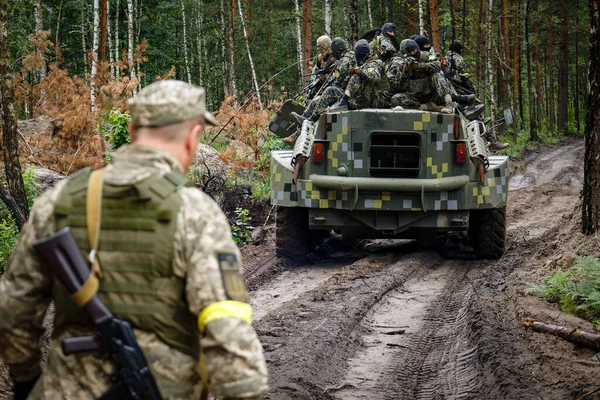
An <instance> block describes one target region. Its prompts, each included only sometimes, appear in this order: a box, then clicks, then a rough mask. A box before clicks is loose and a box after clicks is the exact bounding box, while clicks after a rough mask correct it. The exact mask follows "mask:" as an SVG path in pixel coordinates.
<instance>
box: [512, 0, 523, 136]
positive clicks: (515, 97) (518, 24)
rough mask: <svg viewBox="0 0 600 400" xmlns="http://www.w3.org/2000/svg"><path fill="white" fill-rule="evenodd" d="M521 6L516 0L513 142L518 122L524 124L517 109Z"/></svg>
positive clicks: (514, 20)
mask: <svg viewBox="0 0 600 400" xmlns="http://www.w3.org/2000/svg"><path fill="white" fill-rule="evenodd" d="M520 7H521V6H520V4H519V0H516V4H515V7H514V9H515V12H514V18H513V88H512V89H513V93H512V94H513V104H514V105H515V110H514V112H515V127H514V130H513V140H514V141H515V143H516V141H517V134H516V132H517V130H516V125H517V124H516V121H517V120H518V119H519V118H520V120H521V123H522V118H523V117H522V114H518V113H517V108H519V109H520V108H521V107H520V103H521V98H520V97H518V96H517V93H518V87H519V82H520V81H521V65H520V64H521V61H520V60H521V54H520V52H519V51H518V49H519V41H520V40H521V35H520V34H519V32H520V28H519V27H520V22H519V11H520Z"/></svg>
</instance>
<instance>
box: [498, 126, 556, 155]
mask: <svg viewBox="0 0 600 400" xmlns="http://www.w3.org/2000/svg"><path fill="white" fill-rule="evenodd" d="M538 136H539V137H540V141H539V142H532V141H531V140H529V130H525V129H523V130H519V131H518V132H517V142H516V143H515V142H514V141H513V140H512V136H510V135H509V134H506V135H500V138H499V140H500V141H501V142H504V141H507V142H509V143H510V146H509V147H508V148H506V150H502V151H499V152H498V154H505V155H507V156H510V157H511V158H521V156H522V155H523V152H524V151H525V150H533V149H537V148H539V147H540V146H550V145H553V144H557V143H560V142H563V141H565V140H566V139H567V137H566V136H564V135H562V134H560V133H558V132H550V133H548V132H546V131H545V130H544V131H542V132H538Z"/></svg>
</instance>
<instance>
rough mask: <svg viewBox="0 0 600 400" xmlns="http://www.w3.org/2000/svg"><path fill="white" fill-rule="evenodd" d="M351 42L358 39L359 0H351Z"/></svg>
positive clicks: (353, 42)
mask: <svg viewBox="0 0 600 400" xmlns="http://www.w3.org/2000/svg"><path fill="white" fill-rule="evenodd" d="M348 15H349V18H350V44H351V45H352V46H354V44H355V43H356V42H357V41H358V0H350V13H349V14H348Z"/></svg>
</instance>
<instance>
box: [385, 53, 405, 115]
mask: <svg viewBox="0 0 600 400" xmlns="http://www.w3.org/2000/svg"><path fill="white" fill-rule="evenodd" d="M405 61H406V57H405V56H403V55H401V54H400V53H398V55H396V56H395V57H393V58H392V60H391V61H390V63H389V64H388V65H387V66H386V71H385V74H386V76H387V78H388V81H389V83H390V89H389V90H381V91H380V92H379V107H380V108H389V107H390V106H391V104H392V96H393V95H394V94H396V93H399V92H400V91H401V90H402V86H401V80H402V73H403V72H402V70H403V68H404V62H405Z"/></svg>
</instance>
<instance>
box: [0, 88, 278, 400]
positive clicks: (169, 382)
mask: <svg viewBox="0 0 600 400" xmlns="http://www.w3.org/2000/svg"><path fill="white" fill-rule="evenodd" d="M129 106H130V111H131V116H132V124H131V126H130V136H131V139H132V144H131V145H126V146H123V147H122V148H120V149H119V150H117V151H115V152H114V153H113V159H112V162H111V163H110V164H109V165H108V166H107V167H106V168H104V169H101V170H96V171H94V172H92V171H91V170H90V169H84V170H82V171H79V172H78V173H77V174H75V175H73V176H72V177H71V178H70V179H68V180H66V181H63V182H61V183H59V184H58V185H57V186H56V187H54V188H53V189H51V190H49V191H48V192H46V193H44V194H43V195H42V196H40V198H39V199H38V200H37V201H36V203H35V205H34V207H33V209H32V211H31V216H30V219H29V221H28V223H27V224H26V225H25V226H24V228H23V230H22V231H21V236H20V238H19V241H18V243H17V247H16V249H15V251H14V253H13V255H12V258H11V261H10V264H9V266H8V268H7V272H6V274H5V275H4V276H3V277H2V279H0V358H1V359H2V360H3V361H4V362H5V363H6V365H7V366H8V367H9V369H10V374H11V377H12V378H13V380H14V382H15V394H16V398H17V399H21V398H25V397H26V396H27V393H28V391H29V390H30V389H31V388H32V387H33V390H32V391H31V394H30V396H29V399H95V398H100V397H102V396H103V395H104V394H105V393H106V392H107V390H108V389H109V388H110V386H111V381H110V379H109V375H110V373H111V372H112V371H113V370H114V365H113V364H112V362H111V361H109V360H106V359H99V358H96V357H95V356H93V355H90V354H85V355H81V354H79V355H69V356H65V355H64V354H63V352H62V350H61V348H60V341H61V340H62V339H64V338H68V337H73V336H85V335H93V334H94V327H93V326H92V325H91V323H90V321H89V318H88V316H87V315H86V314H85V313H84V312H83V311H82V310H80V309H78V308H77V306H76V305H75V303H74V302H73V300H72V299H71V298H70V297H69V296H68V294H67V292H66V289H65V287H64V286H62V284H60V283H59V282H58V280H57V279H55V278H54V277H53V276H52V275H51V273H50V271H49V269H48V268H47V266H46V265H44V264H43V263H42V262H41V261H40V259H39V257H38V256H37V255H36V254H35V252H34V250H33V244H34V243H35V242H36V241H38V240H39V239H42V238H45V237H48V236H50V235H52V234H53V233H55V232H56V231H58V230H60V229H61V228H63V227H65V226H67V225H69V226H70V227H71V230H72V231H73V234H74V236H75V238H76V240H77V243H78V245H79V247H80V248H81V250H82V251H83V252H84V254H86V255H87V254H91V253H90V252H91V250H97V251H94V254H97V257H94V256H93V255H92V254H91V255H92V256H91V257H90V258H92V259H95V260H96V261H99V262H93V263H92V264H93V270H94V271H95V273H96V275H97V276H98V277H99V280H100V287H99V291H98V295H99V296H100V298H101V299H102V300H103V302H104V303H105V304H106V305H107V306H108V308H109V309H110V310H111V311H112V312H113V313H115V314H117V315H119V316H120V317H122V318H123V319H126V320H128V321H129V322H131V323H132V325H133V326H134V328H136V329H135V330H134V332H135V337H136V338H137V342H138V343H139V346H140V348H141V349H142V351H143V353H144V355H145V358H146V360H147V361H148V365H149V366H150V370H151V372H152V374H153V376H154V379H155V380H156V383H157V386H158V388H159V390H160V393H161V395H162V397H163V398H165V399H197V398H199V397H200V393H201V392H202V393H203V395H205V394H206V389H207V387H208V384H209V383H210V385H211V388H212V391H213V393H214V394H215V396H216V398H218V399H242V398H243V399H258V398H259V397H260V395H261V394H263V393H264V392H265V391H266V390H267V371H266V367H265V362H264V358H263V353H262V347H261V344H260V342H259V340H258V337H257V335H256V332H255V331H254V329H253V328H252V326H251V316H252V309H251V307H250V305H249V304H248V303H247V301H248V297H247V293H246V290H245V288H244V284H243V280H242V278H241V277H240V275H239V264H240V253H239V250H238V248H237V246H236V245H235V243H234V242H233V240H232V238H231V233H230V228H229V224H228V223H227V220H226V218H225V216H224V215H223V213H222V212H221V210H220V209H219V208H218V206H217V205H216V203H214V201H212V200H211V199H210V198H209V197H208V196H206V195H205V194H204V193H202V192H200V191H198V190H197V189H195V188H188V187H184V185H185V182H186V179H185V176H184V175H183V174H184V173H185V172H186V171H187V170H188V168H189V166H190V164H191V162H192V160H193V158H194V154H195V151H196V147H197V146H198V144H199V141H200V135H201V133H202V131H203V129H204V126H205V124H206V123H208V124H211V125H216V124H217V121H216V120H215V118H214V117H213V116H212V115H211V114H210V113H208V112H207V111H206V109H205V93H204V90H203V89H201V88H198V87H195V86H193V85H189V84H187V83H184V82H180V81H172V80H167V81H160V82H156V83H154V84H152V85H150V86H148V87H146V88H144V89H143V90H141V91H140V92H139V94H138V95H137V97H135V98H134V99H131V100H130V101H129ZM93 199H98V201H97V202H96V204H94V201H93ZM94 216H96V217H97V218H98V222H97V224H96V223H93V221H94ZM94 227H96V229H94ZM93 237H97V238H98V240H97V241H94V240H90V238H93ZM52 300H54V302H55V305H56V311H55V316H54V331H53V335H52V336H53V339H54V342H53V345H52V347H51V348H50V349H49V351H48V355H47V359H46V365H45V369H44V371H43V372H42V371H40V366H39V362H40V349H39V346H38V341H39V338H40V336H41V335H42V334H43V331H44V328H43V327H42V322H43V319H44V315H45V313H46V310H47V308H48V306H49V304H50V302H51V301H52ZM199 371H201V372H199ZM201 375H202V378H201ZM36 382H37V383H36ZM203 384H204V385H205V387H204V388H203ZM34 385H35V386H34Z"/></svg>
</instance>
